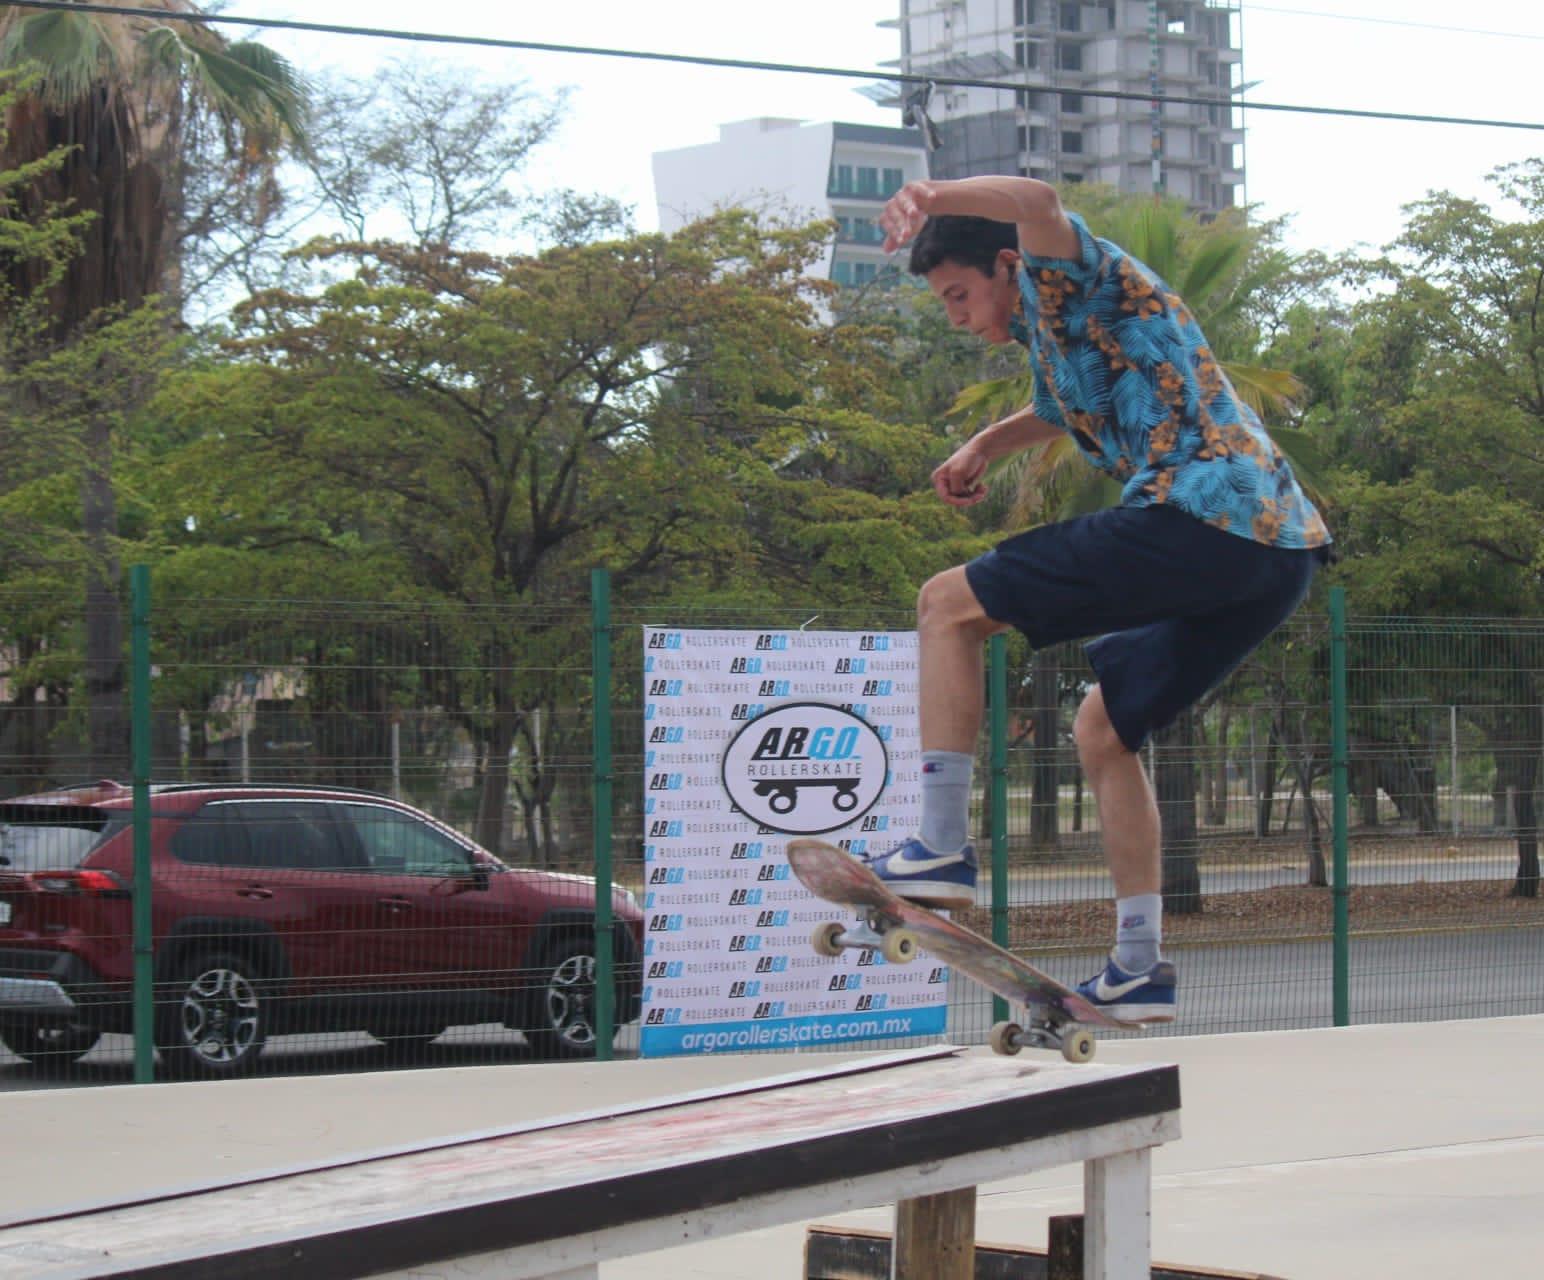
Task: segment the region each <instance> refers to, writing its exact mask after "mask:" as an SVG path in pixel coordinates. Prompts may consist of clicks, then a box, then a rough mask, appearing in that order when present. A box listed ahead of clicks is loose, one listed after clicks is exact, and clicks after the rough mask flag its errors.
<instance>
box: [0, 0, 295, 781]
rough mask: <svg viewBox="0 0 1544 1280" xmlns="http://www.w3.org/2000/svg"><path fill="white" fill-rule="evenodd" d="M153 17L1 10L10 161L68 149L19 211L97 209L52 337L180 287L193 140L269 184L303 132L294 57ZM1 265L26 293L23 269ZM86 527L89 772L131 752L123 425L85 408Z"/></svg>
mask: <svg viewBox="0 0 1544 1280" xmlns="http://www.w3.org/2000/svg"><path fill="white" fill-rule="evenodd" d="M142 3H143V5H144V7H145V9H146V10H147V15H146V16H144V17H140V16H137V15H136V16H124V15H111V14H100V13H92V12H89V11H87V10H84V9H83V10H81V11H80V12H78V13H76V12H71V11H69V10H51V11H47V12H41V13H40V12H37V11H30V12H29V11H28V10H26V9H20V8H7V9H5V10H3V11H0V69H5V70H19V71H21V72H23V73H24V74H26V75H27V76H29V77H30V84H29V87H28V88H27V89H26V91H25V92H24V93H22V94H21V95H20V96H19V97H18V98H17V100H16V101H15V102H14V103H13V104H12V106H11V108H10V110H9V112H8V113H7V119H6V120H5V129H4V134H3V139H0V169H20V168H23V167H24V166H26V165H28V164H30V163H32V162H35V161H39V160H41V159H42V158H43V157H45V156H48V155H50V154H52V153H55V152H57V151H58V150H59V149H61V148H63V149H65V151H66V156H65V159H64V161H63V163H62V164H59V165H56V166H48V167H46V168H43V169H42V170H41V172H40V173H39V175H38V177H37V179H36V181H35V182H34V183H33V184H32V186H31V188H30V190H28V191H26V192H22V193H18V199H17V204H18V206H19V209H18V212H20V213H21V214H22V215H23V216H31V217H39V216H42V215H43V213H44V212H45V211H46V210H49V209H61V208H62V209H63V210H65V211H66V212H77V213H90V214H92V215H93V217H92V218H91V220H90V223H89V225H88V226H86V228H85V229H84V231H83V233H82V236H81V243H80V247H79V252H78V253H77V254H76V256H75V258H74V260H73V261H72V262H71V264H70V267H69V269H68V271H67V273H66V274H65V276H64V278H63V280H62V281H61V282H59V283H58V284H56V285H55V286H54V287H53V289H52V290H51V305H50V308H49V320H48V323H47V326H46V332H45V333H43V334H42V335H40V337H41V338H42V340H43V341H44V343H45V344H47V345H52V346H54V347H56V348H57V347H63V346H65V345H68V344H70V343H73V342H76V341H77V340H79V339H81V338H82V337H84V336H85V335H87V334H88V333H89V332H90V331H91V330H92V329H93V328H94V327H99V326H101V325H102V324H104V323H107V322H109V321H111V320H112V319H113V318H115V317H118V316H122V315H124V314H126V313H128V312H131V311H134V310H135V309H137V308H139V307H140V306H142V305H143V304H144V303H145V302H146V300H147V299H150V298H152V297H154V296H156V295H158V294H165V295H168V296H169V298H170V299H171V303H172V306H173V308H175V306H176V305H177V304H178V303H180V299H179V298H178V297H177V294H178V267H179V257H180V255H179V252H178V248H177V246H178V243H179V242H178V233H179V229H180V228H179V219H180V215H181V213H182V209H181V195H182V190H183V181H184V175H185V172H186V169H185V165H186V163H187V151H186V148H187V146H188V144H189V139H190V137H193V136H195V135H197V136H200V137H206V138H213V139H215V140H216V141H217V143H218V150H219V151H220V152H223V155H224V157H225V158H226V159H227V160H228V161H229V162H230V165H231V168H232V177H233V180H234V181H252V180H253V179H254V178H257V179H258V180H261V179H262V178H263V177H264V176H268V177H270V178H271V174H272V170H273V167H274V165H275V163H276V161H277V159H278V157H279V155H280V154H281V152H282V151H283V150H284V148H286V147H288V146H292V145H295V144H297V143H300V142H301V141H302V137H303V132H302V126H303V111H304V95H303V92H302V89H301V86H300V83H299V81H298V79H297V78H296V76H295V74H294V73H293V71H292V70H291V68H290V66H289V64H288V63H287V62H286V61H285V60H284V59H283V58H282V57H280V56H279V55H278V54H276V53H274V52H273V51H272V50H270V49H268V48H267V47H265V46H264V45H262V44H258V43H255V42H252V41H242V42H239V43H228V42H226V41H225V40H223V39H221V38H220V37H219V36H218V35H216V34H215V33H214V32H213V31H211V30H210V29H209V28H208V27H207V26H206V25H204V24H202V23H200V22H196V21H187V20H185V18H173V17H170V16H163V15H173V14H178V15H193V16H198V15H200V14H201V11H200V10H199V9H198V8H197V7H196V6H195V5H193V4H191V3H189V2H188V0H142ZM5 270H6V271H7V272H8V273H9V274H10V275H11V276H12V283H13V285H15V286H16V288H17V289H18V290H19V291H22V292H25V291H26V290H27V289H28V287H29V286H33V287H35V286H37V284H38V283H39V281H37V280H36V279H29V278H27V273H28V272H29V271H32V270H35V268H32V267H30V266H28V265H27V264H7V265H6V267H5ZM84 422H85V425H84V428H83V431H82V439H81V442H80V443H81V448H82V451H83V457H84V465H83V467H82V472H81V507H82V528H83V534H84V542H85V560H86V574H85V577H86V600H85V604H86V644H85V648H86V653H85V659H86V661H85V678H86V689H87V712H88V724H89V726H90V729H89V734H88V737H89V741H90V759H89V761H88V762H87V765H88V769H89V770H90V772H91V773H92V774H96V773H106V772H110V771H114V770H115V769H116V768H118V767H121V762H122V761H123V760H124V759H126V753H125V751H124V747H125V745H126V733H125V730H124V725H125V718H124V716H123V711H122V697H123V661H122V632H123V628H122V619H121V616H120V612H121V611H120V604H119V598H118V580H119V566H118V563H117V552H116V549H115V543H116V539H117V505H116V500H115V496H114V492H113V484H112V446H113V440H112V427H111V423H112V418H111V416H110V415H108V414H105V413H94V414H93V413H87V414H86V415H85V416H84Z"/></svg>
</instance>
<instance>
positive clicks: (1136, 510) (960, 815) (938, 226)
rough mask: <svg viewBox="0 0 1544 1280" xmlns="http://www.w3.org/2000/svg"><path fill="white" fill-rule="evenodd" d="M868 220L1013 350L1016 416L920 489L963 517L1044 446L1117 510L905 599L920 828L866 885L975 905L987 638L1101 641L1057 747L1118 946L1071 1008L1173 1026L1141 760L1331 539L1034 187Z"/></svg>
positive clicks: (1140, 290)
mask: <svg viewBox="0 0 1544 1280" xmlns="http://www.w3.org/2000/svg"><path fill="white" fill-rule="evenodd" d="M880 224H881V225H882V226H883V228H884V230H885V235H886V239H885V248H886V250H887V251H893V250H895V249H897V248H899V247H900V246H902V245H904V244H907V243H908V242H909V243H911V245H912V249H911V262H910V267H911V271H912V273H913V274H914V275H920V276H923V277H924V278H925V279H926V280H927V283H928V287H929V288H930V289H931V290H932V292H933V293H934V294H935V295H936V296H937V297H938V298H940V299H941V300H942V302H943V304H944V307H945V309H946V310H947V312H948V315H949V320H950V323H952V324H953V325H955V326H956V327H957V328H963V329H969V330H970V331H971V332H972V333H974V334H976V335H978V336H979V337H981V338H984V339H985V340H986V341H988V342H992V343H1008V342H1017V343H1019V344H1021V345H1022V346H1024V347H1025V348H1026V349H1027V352H1028V357H1029V362H1030V366H1031V368H1032V370H1033V372H1034V386H1035V393H1034V401H1033V403H1032V404H1031V405H1030V406H1028V407H1026V408H1024V409H1022V410H1020V411H1019V412H1017V413H1014V414H1010V415H1009V416H1008V417H1006V418H1003V419H1002V420H1001V421H998V422H994V423H992V424H990V425H989V426H987V427H984V428H983V429H982V430H980V431H978V432H977V433H976V434H975V435H974V436H972V437H971V438H970V439H969V440H967V441H966V442H965V443H964V444H962V445H961V446H960V447H959V448H958V449H957V450H955V452H954V454H953V455H952V456H951V457H949V458H948V459H947V460H946V461H945V462H944V463H943V464H942V465H941V466H939V467H938V469H937V470H936V471H934V473H933V487H934V489H935V490H936V491H937V493H938V496H939V497H940V498H942V499H943V500H944V501H945V502H948V503H951V504H952V505H954V506H959V507H965V506H970V505H971V504H972V503H975V502H979V501H980V500H981V499H982V498H983V497H984V496H985V487H984V479H985V476H986V472H987V468H988V466H989V465H990V464H991V463H993V462H995V461H997V460H998V459H1000V458H1004V457H1006V456H1008V455H1010V454H1013V453H1016V452H1018V451H1019V450H1021V449H1028V448H1031V447H1033V446H1035V445H1039V444H1043V443H1045V442H1046V441H1049V440H1053V439H1055V438H1057V437H1058V436H1059V435H1061V434H1062V433H1064V432H1065V433H1067V434H1070V435H1071V436H1072V438H1073V440H1074V441H1076V443H1077V445H1078V448H1079V449H1080V450H1081V451H1082V452H1083V455H1084V456H1085V457H1086V458H1087V459H1088V461H1089V462H1091V463H1092V464H1093V465H1094V466H1095V467H1097V468H1099V469H1100V470H1102V471H1105V472H1107V473H1108V474H1110V475H1111V476H1113V477H1114V478H1115V479H1116V480H1117V481H1118V482H1119V483H1120V484H1121V485H1122V490H1121V498H1120V504H1119V505H1118V506H1115V507H1111V508H1108V509H1106V510H1103V511H1099V512H1096V513H1095V514H1093V515H1088V516H1082V517H1079V518H1077V519H1073V520H1066V521H1062V522H1059V523H1056V524H1048V525H1042V526H1039V527H1037V528H1034V529H1030V530H1028V531H1027V532H1024V533H1020V534H1017V535H1015V536H1013V537H1011V538H1008V539H1007V540H1006V541H1004V542H1002V543H1000V544H999V545H998V546H997V547H996V548H995V549H994V550H992V551H989V552H987V553H986V554H985V555H982V556H980V557H978V558H977V559H975V560H972V561H971V562H970V563H969V564H965V565H961V566H958V567H956V568H953V569H949V570H946V571H945V572H943V573H940V574H938V575H937V576H936V577H934V578H932V579H930V580H929V581H928V582H927V583H926V584H925V585H924V586H923V588H922V591H921V594H920V596H919V598H918V602H917V628H918V632H919V636H920V643H921V658H920V662H921V672H920V676H921V705H920V719H921V732H922V825H921V829H920V830H919V831H918V833H917V834H916V836H915V837H913V838H911V839H909V840H906V841H904V842H903V843H902V844H900V845H898V846H896V847H895V848H894V849H892V850H890V851H888V852H887V853H885V854H883V855H881V856H880V857H878V858H876V859H874V861H873V863H872V864H871V865H872V866H873V868H874V870H875V871H876V872H877V873H878V874H879V875H880V877H881V878H882V879H884V880H885V881H887V882H888V883H889V884H890V886H891V887H892V888H893V889H894V890H895V891H896V892H897V893H899V894H901V895H902V896H904V897H909V898H913V899H915V900H917V901H919V902H926V903H929V904H932V905H940V906H960V905H965V904H969V903H970V902H972V901H973V900H974V889H975V883H976V871H977V860H976V855H975V851H974V849H973V848H972V846H971V845H970V843H969V842H968V834H969V833H968V830H967V822H968V813H969V799H970V783H971V766H972V762H973V757H974V752H975V745H976V738H977V735H978V732H979V730H980V727H981V712H982V699H981V686H982V646H983V642H984V641H985V640H986V639H987V637H989V636H991V635H993V634H994V633H996V632H999V631H1005V630H1007V629H1008V628H1010V627H1016V628H1018V630H1020V631H1022V632H1023V633H1024V635H1025V636H1026V637H1027V638H1028V640H1029V642H1030V644H1031V645H1033V646H1034V647H1036V648H1043V647H1044V646H1046V645H1052V644H1056V643H1058V642H1060V641H1065V640H1072V639H1081V638H1086V637H1089V636H1096V637H1098V638H1097V639H1095V640H1093V641H1091V642H1090V643H1089V644H1088V646H1087V652H1088V657H1089V661H1090V663H1091V664H1092V666H1093V669H1094V672H1095V674H1096V676H1097V677H1098V683H1097V684H1095V685H1094V687H1093V689H1092V690H1091V691H1090V692H1089V694H1088V696H1087V697H1086V698H1084V700H1083V703H1082V706H1081V707H1080V708H1079V709H1078V713H1077V717H1076V720H1075V721H1074V723H1073V738H1074V740H1075V741H1076V743H1077V748H1078V758H1079V760H1080V761H1081V762H1082V765H1083V770H1084V773H1085V774H1086V776H1087V778H1088V783H1089V787H1090V789H1091V790H1092V791H1093V793H1094V796H1095V800H1096V802H1097V804H1098V807H1099V820H1100V824H1101V826H1102V828H1103V832H1104V842H1105V851H1106V854H1107V856H1108V858H1109V863H1110V872H1111V877H1112V879H1113V880H1114V882H1115V896H1116V942H1115V948H1114V950H1113V951H1112V952H1111V954H1110V958H1109V961H1108V963H1107V964H1106V965H1105V967H1104V969H1103V970H1101V971H1100V972H1099V973H1098V974H1096V975H1095V976H1094V977H1092V978H1090V979H1089V980H1088V981H1087V982H1085V983H1083V984H1082V985H1081V986H1080V987H1079V988H1078V990H1079V991H1080V992H1081V993H1082V994H1083V995H1084V996H1085V997H1086V998H1087V999H1089V1000H1090V1001H1092V1002H1093V1003H1094V1004H1095V1005H1097V1006H1098V1007H1100V1008H1101V1009H1104V1010H1105V1011H1106V1012H1108V1013H1109V1014H1111V1015H1112V1016H1113V1017H1116V1018H1119V1019H1121V1020H1124V1021H1129V1022H1166V1021H1169V1020H1171V1019H1172V1018H1173V1017H1174V1016H1175V1012H1176V999H1175V996H1176V975H1175V970H1174V966H1173V965H1172V964H1171V963H1169V962H1168V961H1166V960H1164V959H1163V958H1162V956H1161V953H1160V946H1161V942H1162V910H1163V898H1162V895H1161V883H1162V881H1161V867H1160V835H1159V822H1158V806H1157V804H1156V802H1155V801H1154V798H1153V792H1152V788H1151V787H1150V786H1149V785H1148V781H1147V775H1146V774H1145V773H1144V771H1143V769H1142V763H1141V759H1140V757H1139V755H1138V752H1139V751H1140V750H1141V747H1142V745H1143V743H1144V742H1146V741H1147V739H1148V736H1149V735H1150V734H1152V733H1155V732H1157V731H1158V730H1160V729H1162V728H1164V727H1165V726H1166V725H1168V724H1169V723H1171V722H1172V721H1173V720H1174V719H1175V717H1177V716H1178V715H1179V714H1180V713H1181V712H1182V711H1183V710H1184V709H1185V708H1186V707H1188V706H1190V705H1191V704H1192V703H1194V702H1195V701H1196V700H1197V699H1198V698H1200V697H1201V696H1202V695H1203V694H1204V693H1206V692H1207V691H1208V690H1209V689H1211V688H1213V687H1214V686H1215V685H1217V684H1218V683H1219V682H1220V681H1221V680H1222V679H1223V677H1225V676H1226V675H1227V674H1228V673H1229V672H1230V671H1232V670H1233V669H1234V668H1235V667H1236V666H1237V665H1238V664H1239V663H1240V662H1242V661H1243V659H1244V658H1245V657H1246V656H1247V655H1248V654H1249V653H1250V652H1251V651H1252V650H1253V649H1254V648H1255V647H1256V646H1257V645H1259V644H1260V642H1261V641H1262V640H1264V639H1265V637H1266V636H1268V635H1269V634H1270V633H1271V632H1272V631H1274V630H1275V629H1276V628H1277V627H1278V626H1280V625H1281V623H1282V622H1284V621H1285V620H1286V619H1287V618H1288V617H1290V616H1291V614H1292V612H1293V610H1295V609H1296V608H1297V606H1298V604H1299V602H1300V601H1301V600H1302V599H1303V596H1304V595H1305V593H1306V592H1307V590H1308V587H1309V583H1310V582H1311V581H1312V579H1313V574H1314V568H1315V565H1316V563H1317V562H1318V561H1319V560H1321V559H1322V558H1323V557H1324V555H1325V554H1326V550H1327V548H1328V546H1329V543H1330V535H1329V531H1328V530H1327V529H1326V528H1325V525H1324V521H1323V520H1322V519H1321V518H1320V516H1319V513H1318V512H1317V511H1316V510H1315V509H1314V507H1313V504H1312V503H1310V502H1309V501H1308V499H1307V498H1306V497H1305V496H1304V495H1303V491H1302V490H1301V489H1300V488H1299V487H1298V483H1297V481H1296V479H1294V477H1293V475H1292V469H1291V467H1290V466H1289V465H1288V463H1287V461H1286V459H1285V458H1283V457H1282V455H1281V453H1280V451H1279V450H1278V449H1277V448H1276V446H1275V445H1274V444H1273V443H1272V442H1271V440H1270V438H1269V436H1267V435H1266V433H1265V430H1264V428H1263V427H1262V426H1261V425H1260V421H1259V419H1258V418H1257V417H1256V415H1255V414H1254V413H1253V411H1252V410H1250V409H1249V408H1248V406H1246V405H1245V404H1243V402H1242V401H1240V400H1239V398H1238V396H1237V394H1236V393H1235V392H1234V390H1233V388H1232V386H1231V385H1230V384H1229V382H1228V379H1227V377H1226V375H1224V373H1223V372H1222V370H1221V368H1220V367H1219V365H1218V363H1217V360H1216V358H1215V357H1214V355H1213V354H1212V351H1211V349H1210V348H1209V347H1208V345H1207V342H1206V338H1205V336H1204V335H1203V334H1202V333H1201V331H1200V329H1199V328H1198V327H1197V325H1196V322H1195V319H1194V318H1193V317H1192V316H1191V314H1190V312H1189V311H1188V310H1187V308H1186V306H1185V304H1184V302H1183V301H1182V300H1181V299H1180V298H1179V297H1178V296H1176V295H1175V294H1174V293H1173V291H1172V290H1170V288H1169V287H1168V285H1166V284H1165V283H1164V282H1163V281H1162V280H1160V279H1159V278H1158V277H1157V276H1156V275H1154V274H1153V272H1152V271H1150V270H1149V269H1148V268H1147V267H1145V266H1144V265H1143V264H1142V263H1140V262H1138V261H1137V260H1136V259H1134V258H1133V257H1131V256H1130V255H1129V254H1127V253H1126V252H1124V251H1123V250H1122V249H1120V248H1119V247H1117V246H1116V245H1113V244H1111V243H1109V242H1108V241H1105V240H1100V239H1096V238H1095V237H1094V236H1093V235H1091V234H1090V233H1089V230H1088V228H1087V227H1086V226H1085V225H1084V223H1083V221H1082V219H1081V218H1079V217H1078V216H1077V215H1076V214H1069V213H1067V212H1066V211H1065V210H1064V209H1063V208H1062V204H1061V201H1060V199H1059V198H1058V197H1057V194H1056V191H1055V189H1054V188H1052V187H1050V186H1048V185H1046V184H1045V183H1043V182H1038V181H1036V180H1034V179H1032V178H1011V177H1001V178H996V177H982V178H965V179H961V180H958V181H952V182H951V181H922V182H911V183H908V184H907V185H906V186H904V187H902V188H901V190H900V191H898V192H897V193H896V194H895V195H894V196H892V197H891V198H890V200H889V201H888V202H887V203H886V205H885V208H884V212H883V213H882V215H881V216H880Z"/></svg>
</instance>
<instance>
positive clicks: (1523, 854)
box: [1497, 689, 1544, 898]
mask: <svg viewBox="0 0 1544 1280" xmlns="http://www.w3.org/2000/svg"><path fill="white" fill-rule="evenodd" d="M1524 696H1525V697H1526V699H1527V701H1525V702H1524V703H1523V705H1522V706H1521V707H1519V708H1518V710H1517V714H1516V732H1515V736H1514V737H1513V739H1512V740H1513V741H1514V742H1516V743H1517V748H1516V750H1515V751H1512V752H1509V753H1508V754H1507V756H1506V759H1507V761H1508V764H1509V766H1510V767H1509V769H1508V775H1509V776H1508V778H1507V784H1508V785H1509V786H1510V787H1511V788H1512V797H1513V804H1514V805H1515V807H1516V809H1517V818H1516V830H1517V878H1516V879H1515V880H1514V881H1513V882H1512V887H1511V889H1510V890H1509V891H1508V896H1509V897H1513V898H1537V897H1538V896H1539V813H1538V786H1539V757H1540V753H1541V752H1544V704H1541V703H1540V702H1539V696H1538V694H1537V693H1536V692H1535V691H1533V690H1531V689H1530V690H1528V692H1527V694H1525V695H1524ZM1498 765H1499V760H1498ZM1497 773H1498V775H1499V773H1500V769H1499V768H1498V769H1497Z"/></svg>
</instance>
